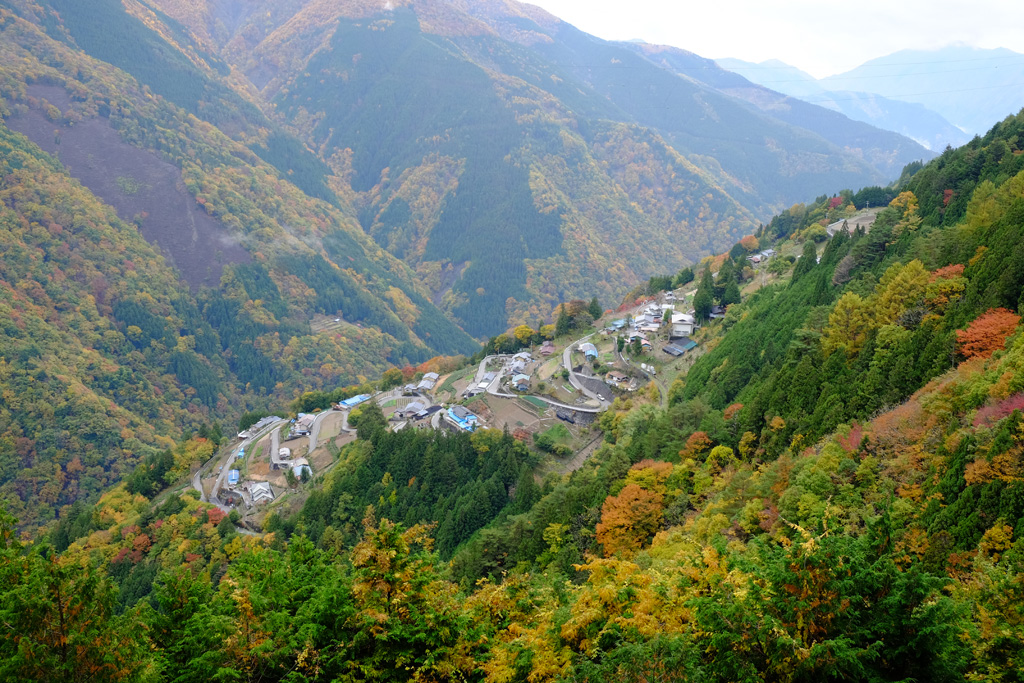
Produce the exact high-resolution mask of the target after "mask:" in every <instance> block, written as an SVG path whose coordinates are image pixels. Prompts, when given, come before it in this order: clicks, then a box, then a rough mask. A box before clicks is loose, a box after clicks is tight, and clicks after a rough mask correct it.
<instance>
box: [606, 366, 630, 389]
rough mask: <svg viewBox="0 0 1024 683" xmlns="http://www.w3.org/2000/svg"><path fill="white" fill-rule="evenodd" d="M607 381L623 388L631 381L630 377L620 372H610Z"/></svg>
mask: <svg viewBox="0 0 1024 683" xmlns="http://www.w3.org/2000/svg"><path fill="white" fill-rule="evenodd" d="M605 379H606V380H607V381H608V383H609V384H611V385H612V386H617V387H618V386H622V385H623V384H625V383H627V382H628V381H629V377H626V375H624V374H622V373H621V372H619V371H618V370H612V371H611V372H609V373H608V375H607V377H606V378H605Z"/></svg>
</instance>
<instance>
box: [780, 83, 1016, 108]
mask: <svg viewBox="0 0 1024 683" xmlns="http://www.w3.org/2000/svg"><path fill="white" fill-rule="evenodd" d="M1020 86H1024V83H1006V84H1001V85H983V86H980V87H977V88H957V89H955V90H932V91H930V92H912V93H901V94H899V95H881V94H879V93H864V94H866V95H876V96H878V97H884V98H886V99H889V100H895V99H899V98H901V97H920V96H921V95H947V94H950V93H957V92H973V91H975V90H995V89H997V88H1016V87H1020ZM780 94H785V93H780ZM787 97H794V96H793V95H787ZM811 97H823V98H824V99H822V100H821V101H822V102H847V101H852V100H861V99H864V98H862V97H828V96H827V95H808V96H807V98H804V97H794V98H795V99H798V100H804V101H805V102H811V104H815V102H812V101H811V99H810V98H811Z"/></svg>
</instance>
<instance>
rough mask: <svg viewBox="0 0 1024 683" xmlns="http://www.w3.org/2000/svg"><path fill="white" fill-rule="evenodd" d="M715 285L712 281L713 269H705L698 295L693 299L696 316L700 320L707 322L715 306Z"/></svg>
mask: <svg viewBox="0 0 1024 683" xmlns="http://www.w3.org/2000/svg"><path fill="white" fill-rule="evenodd" d="M714 292H715V283H714V282H713V281H712V279H711V268H705V269H704V272H703V273H702V274H701V276H700V284H698V285H697V293H696V294H695V295H694V297H693V310H694V315H696V316H697V318H698V319H700V320H707V318H708V316H709V315H711V307H712V306H714V304H715V299H714Z"/></svg>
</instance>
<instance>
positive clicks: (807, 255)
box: [792, 240, 818, 282]
mask: <svg viewBox="0 0 1024 683" xmlns="http://www.w3.org/2000/svg"><path fill="white" fill-rule="evenodd" d="M816 265H818V250H817V249H816V248H815V246H814V241H813V240H807V241H806V242H804V250H803V252H802V253H801V254H800V260H799V261H797V262H796V267H795V268H793V280H792V282H796V281H797V280H799V279H800V278H802V277H803V276H804V275H806V274H807V273H809V272H811V271H812V270H813V269H814V266H816Z"/></svg>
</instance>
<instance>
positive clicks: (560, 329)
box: [555, 304, 570, 337]
mask: <svg viewBox="0 0 1024 683" xmlns="http://www.w3.org/2000/svg"><path fill="white" fill-rule="evenodd" d="M558 310H559V312H558V319H557V320H556V321H555V336H556V337H562V336H564V335H567V334H569V322H570V321H569V312H568V311H566V310H565V304H562V305H561V306H559V308H558Z"/></svg>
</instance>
